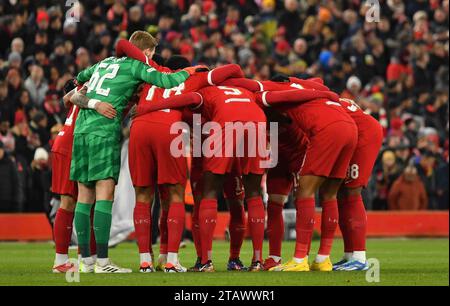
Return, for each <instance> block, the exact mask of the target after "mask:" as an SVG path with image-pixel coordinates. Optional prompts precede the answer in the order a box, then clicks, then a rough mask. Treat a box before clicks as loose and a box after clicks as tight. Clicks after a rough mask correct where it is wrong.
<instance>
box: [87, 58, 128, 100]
mask: <svg viewBox="0 0 450 306" xmlns="http://www.w3.org/2000/svg"><path fill="white" fill-rule="evenodd" d="M100 69H105V70H111V72H109V73H105V74H104V75H103V76H102V77H100V72H99V70H100ZM119 69H120V65H119V64H107V63H100V64H99V65H98V68H97V70H96V71H95V72H94V74H93V75H92V77H91V80H90V81H89V87H88V91H87V92H88V93H90V92H91V91H93V90H95V92H96V94H98V95H101V96H105V97H107V96H108V95H109V92H110V91H111V88H102V85H103V82H104V81H105V80H106V79H109V80H112V79H114V78H115V77H116V76H117V73H118V72H119Z"/></svg>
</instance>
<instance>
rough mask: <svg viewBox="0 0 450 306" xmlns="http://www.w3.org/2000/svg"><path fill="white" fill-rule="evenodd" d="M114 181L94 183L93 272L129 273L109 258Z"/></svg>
mask: <svg viewBox="0 0 450 306" xmlns="http://www.w3.org/2000/svg"><path fill="white" fill-rule="evenodd" d="M115 188H116V181H115V180H114V179H106V180H99V181H97V182H96V184H95V195H96V201H95V208H94V233H95V240H96V242H97V263H96V266H95V273H131V270H129V269H123V268H120V267H118V266H117V265H115V264H113V263H112V262H111V260H110V259H109V237H110V232H111V223H112V207H113V202H114V191H115Z"/></svg>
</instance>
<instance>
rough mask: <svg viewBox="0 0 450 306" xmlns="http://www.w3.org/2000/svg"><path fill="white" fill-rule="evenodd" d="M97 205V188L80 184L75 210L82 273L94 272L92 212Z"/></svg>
mask: <svg viewBox="0 0 450 306" xmlns="http://www.w3.org/2000/svg"><path fill="white" fill-rule="evenodd" d="M94 203H95V187H94V186H93V185H89V184H83V183H78V202H77V203H76V208H75V218H74V221H75V229H76V232H77V237H78V249H79V252H80V255H81V261H80V271H81V272H83V273H91V272H94V265H95V260H94V259H93V258H92V254H91V248H90V240H91V210H92V207H93V205H94Z"/></svg>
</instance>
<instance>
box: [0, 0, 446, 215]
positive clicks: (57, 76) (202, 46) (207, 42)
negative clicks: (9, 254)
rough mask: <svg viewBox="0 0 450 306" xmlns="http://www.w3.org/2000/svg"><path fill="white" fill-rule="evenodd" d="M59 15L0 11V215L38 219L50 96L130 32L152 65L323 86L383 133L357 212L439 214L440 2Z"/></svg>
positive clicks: (57, 106) (121, 6)
mask: <svg viewBox="0 0 450 306" xmlns="http://www.w3.org/2000/svg"><path fill="white" fill-rule="evenodd" d="M66 2H67V1H62V0H61V1H58V0H47V1H46V0H33V1H30V0H22V1H13V0H0V211H15V212H18V211H46V210H48V209H49V203H50V201H51V197H52V195H51V192H50V176H51V169H50V168H49V161H48V160H49V152H50V148H51V145H52V140H53V139H54V137H55V136H56V135H57V133H58V131H59V129H60V128H61V124H64V120H65V114H66V110H65V109H64V106H63V105H62V103H61V97H62V88H63V86H64V84H65V82H66V81H67V80H69V79H70V78H73V77H74V76H75V75H76V74H77V73H78V72H79V71H81V70H82V69H84V68H87V67H89V66H90V65H91V64H93V63H95V62H97V61H100V60H102V59H104V58H106V57H108V56H111V55H113V54H114V52H113V50H114V44H115V41H116V40H117V39H118V38H127V37H128V35H129V34H130V33H132V32H134V31H135V30H147V31H148V32H150V33H151V34H153V35H154V36H155V37H157V38H158V39H159V41H160V45H159V47H158V53H159V54H160V55H161V57H162V59H167V58H169V57H170V56H171V55H172V54H181V55H183V56H185V57H187V58H188V59H189V60H191V61H192V63H193V64H206V65H208V66H211V67H214V66H218V65H222V64H226V63H238V64H239V65H241V67H242V68H243V70H244V71H245V73H246V75H247V77H251V78H254V79H258V80H266V79H270V78H271V77H273V76H275V75H277V74H286V75H294V76H297V77H301V78H305V77H311V76H318V77H322V78H324V80H325V82H326V84H327V85H328V86H329V87H331V88H332V89H333V90H334V91H336V92H338V93H340V94H342V96H343V97H345V98H351V99H354V100H355V101H356V102H357V103H358V104H359V105H360V106H361V107H362V108H363V109H365V110H366V111H367V112H368V113H370V114H371V115H372V116H374V117H375V118H377V119H378V120H379V121H380V123H381V124H382V125H383V127H384V128H385V134H386V139H385V144H384V147H383V151H382V152H381V153H380V158H379V161H378V163H377V165H376V168H375V170H374V174H373V180H372V182H371V184H370V186H369V188H368V189H367V190H366V194H365V197H366V205H367V206H368V208H369V209H378V210H386V209H392V210H406V209H413V210H418V209H448V187H449V186H448V185H449V181H448V171H449V170H448V105H449V103H448V100H449V96H448V93H449V79H448V77H449V63H448V57H449V49H448V48H449V28H448V17H449V1H448V0H409V1H401V0H380V1H367V2H366V1H363V0H334V1H331V0H323V1H319V0H284V1H282V0H278V1H275V0H224V1H208V0H204V1H192V0H167V1H160V0H127V1H126V0H116V1H113V0H104V1H98V0H82V1H79V2H75V1H72V2H74V3H72V6H71V7H66V6H65V5H66ZM69 2H70V1H69ZM377 2H378V3H379V4H380V7H379V13H380V14H379V15H380V19H379V20H376V18H375V19H373V18H369V19H367V18H366V16H368V15H370V16H372V17H377V11H376V9H377V7H375V11H373V7H371V6H370V5H369V4H370V3H371V4H372V5H373V4H376V3H377ZM373 12H375V14H373ZM74 13H75V14H74ZM78 13H79V14H78ZM74 17H76V18H79V20H77V19H76V18H74Z"/></svg>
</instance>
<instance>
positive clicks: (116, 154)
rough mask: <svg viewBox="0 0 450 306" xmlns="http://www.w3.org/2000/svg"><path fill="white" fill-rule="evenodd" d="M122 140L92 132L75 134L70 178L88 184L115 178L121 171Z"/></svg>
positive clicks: (91, 184) (117, 177)
mask: <svg viewBox="0 0 450 306" xmlns="http://www.w3.org/2000/svg"><path fill="white" fill-rule="evenodd" d="M120 151H121V147H120V142H119V141H117V140H116V139H113V138H104V137H99V136H95V135H91V134H75V136H74V139H73V150H72V163H71V165H70V180H72V181H75V182H80V183H82V184H84V185H86V186H94V185H95V182H97V181H101V180H107V179H114V181H115V182H116V183H117V181H118V179H119V173H120Z"/></svg>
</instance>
